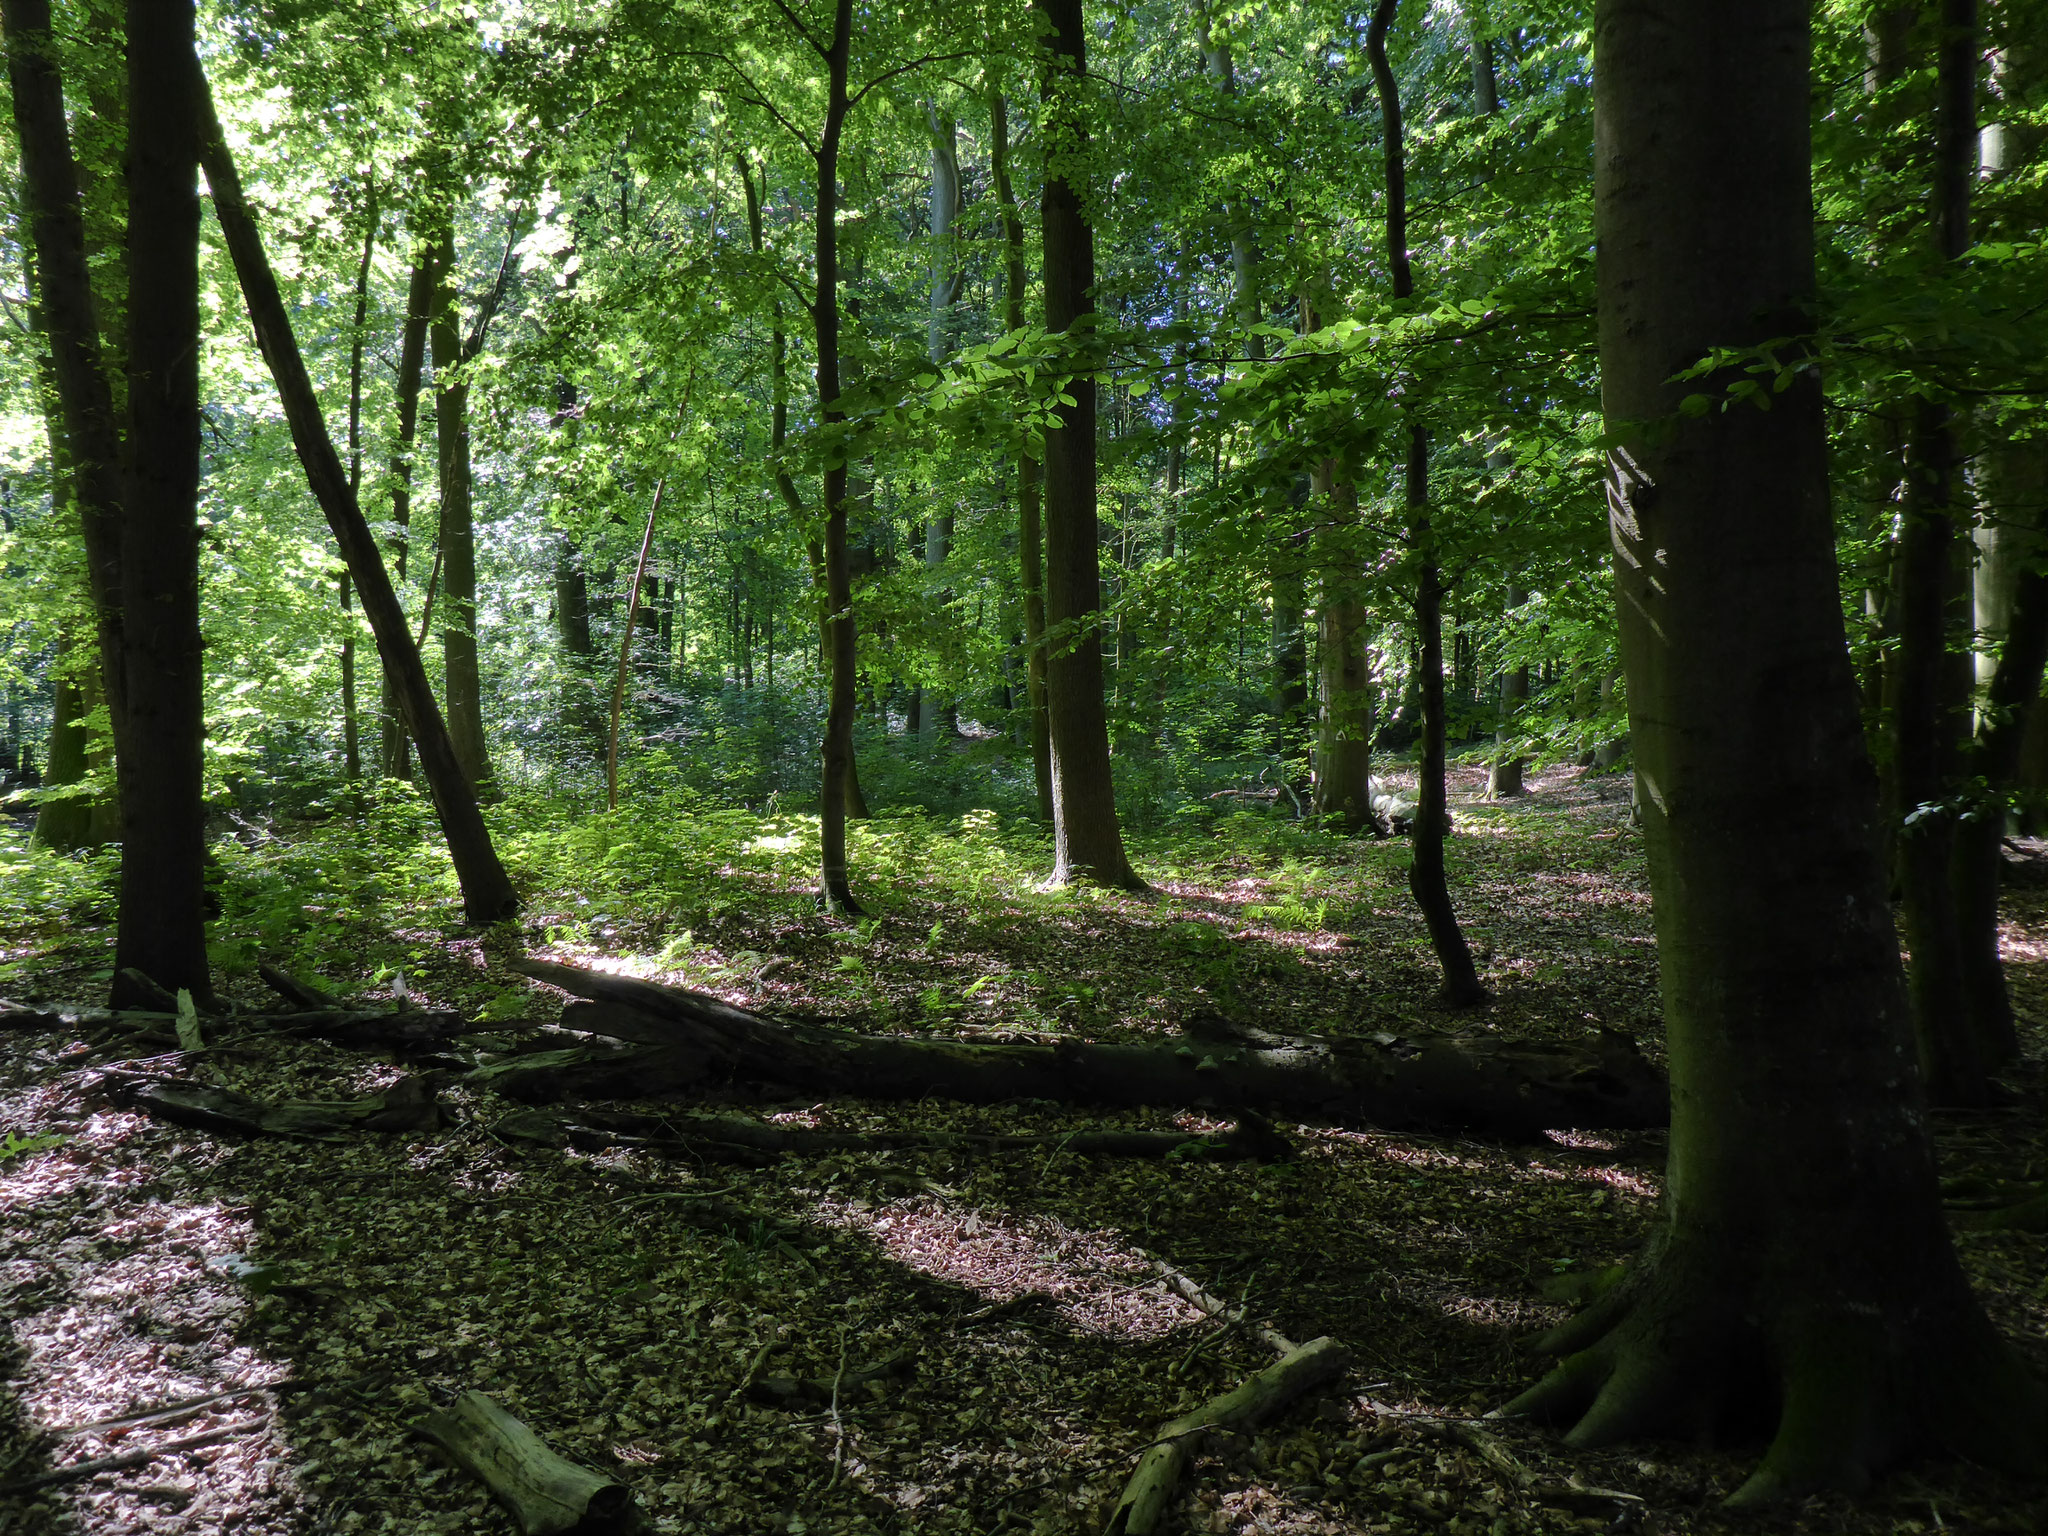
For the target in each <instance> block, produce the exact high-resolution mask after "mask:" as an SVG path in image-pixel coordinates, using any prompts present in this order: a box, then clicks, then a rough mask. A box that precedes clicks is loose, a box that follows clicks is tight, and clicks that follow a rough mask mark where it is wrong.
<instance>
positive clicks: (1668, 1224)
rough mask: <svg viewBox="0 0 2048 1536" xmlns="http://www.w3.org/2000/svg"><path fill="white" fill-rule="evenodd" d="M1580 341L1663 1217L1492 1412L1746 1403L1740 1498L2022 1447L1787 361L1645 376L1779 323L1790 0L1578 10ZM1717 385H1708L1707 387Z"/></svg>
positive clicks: (1727, 1410)
mask: <svg viewBox="0 0 2048 1536" xmlns="http://www.w3.org/2000/svg"><path fill="white" fill-rule="evenodd" d="M1594 47H1595V63H1596V69H1595V75H1594V80H1595V90H1596V93H1597V99H1598V107H1597V110H1598V114H1599V132H1598V154H1597V159H1596V164H1595V171H1596V177H1597V183H1596V196H1597V200H1598V201H1597V217H1598V231H1599V240H1600V358H1601V378H1602V399H1603V404H1604V409H1605V413H1606V418H1607V422H1608V428H1609V432H1610V434H1611V435H1612V438H1613V439H1614V441H1615V442H1616V444H1617V446H1616V447H1614V448H1613V449H1612V450H1611V451H1610V457H1609V465H1608V497H1609V511H1610V528H1611V532H1612V535H1613V541H1614V570H1615V580H1616V585H1617V592H1618V597H1619V610H1620V615H1621V634H1622V652H1623V656H1624V658H1625V663H1626V666H1627V671H1628V699H1629V715H1630V730H1631V735H1632V740H1633V743H1634V751H1635V754H1636V764H1637V767H1636V773H1637V781H1638V783H1639V785H1640V798H1641V806H1642V818H1643V835H1644V841H1645V844H1646V846H1647V849H1648V854H1649V863H1650V882H1651V890H1652V894H1653V897H1654V903H1655V914H1656V929H1657V942H1658V956H1659V969H1660V973H1661V978H1662V992H1663V1000H1664V1018H1665V1027H1666V1029H1667V1031H1668V1035H1669V1040H1670V1049H1671V1087H1672V1116H1671V1155H1670V1166H1669V1174H1668V1185H1667V1189H1666V1195H1665V1200H1666V1207H1667V1215H1666V1219H1665V1223H1664V1225H1663V1227H1662V1229H1661V1230H1660V1231H1659V1232H1658V1234H1657V1236H1656V1237H1655V1238H1654V1239H1653V1241H1652V1242H1651V1243H1650V1245H1649V1246H1648V1248H1647V1249H1646V1250H1645V1251H1644V1253H1643V1255H1642V1256H1641V1258H1640V1259H1639V1260H1638V1261H1637V1262H1636V1263H1635V1264H1634V1265H1633V1266H1631V1268H1630V1270H1629V1272H1628V1273H1627V1275H1626V1277H1625V1278H1624V1279H1623V1280H1622V1281H1621V1282H1620V1283H1619V1284H1618V1285H1617V1286H1615V1287H1614V1288H1613V1289H1612V1290H1611V1291H1610V1292H1608V1293H1607V1295H1606V1296H1604V1297H1603V1298H1602V1299H1600V1300H1599V1301H1597V1302H1596V1303H1595V1304H1594V1305H1593V1306H1592V1307H1590V1308H1589V1309H1588V1310H1587V1311H1586V1312H1584V1313H1582V1314H1581V1315H1580V1316H1579V1317H1578V1318H1576V1319H1574V1320H1573V1321H1572V1322H1570V1323H1567V1324H1566V1325H1564V1326H1563V1327H1562V1328H1560V1329H1558V1330H1557V1331H1556V1332H1555V1333H1553V1334H1552V1335H1550V1336H1549V1337H1548V1338H1547V1339H1546V1340H1545V1344H1546V1347H1547V1348H1549V1349H1551V1350H1552V1351H1553V1352H1555V1353H1558V1354H1561V1355H1563V1356H1564V1357H1565V1359H1564V1361H1563V1364H1562V1365H1560V1366H1559V1368H1558V1369H1557V1370H1556V1371H1555V1372H1553V1373H1552V1374H1551V1376H1549V1377H1548V1378H1547V1379H1546V1380H1545V1381H1544V1382H1543V1383H1541V1384H1540V1385H1539V1386H1537V1387H1535V1388H1534V1389H1532V1390H1531V1391H1530V1392H1528V1393H1526V1394H1524V1395H1523V1396H1522V1397H1520V1398H1518V1399H1516V1401H1515V1402H1514V1403H1512V1404H1510V1405H1509V1407H1508V1409H1507V1411H1508V1412H1511V1413H1535V1414H1542V1415H1546V1416H1550V1417H1559V1418H1563V1419H1566V1420H1567V1421H1571V1422H1572V1423H1573V1428H1572V1430H1571V1434H1570V1438H1571V1440H1572V1442H1573V1443H1574V1444H1578V1445H1598V1444H1603V1443H1606V1442H1608V1441H1612V1440H1616V1439H1619V1438H1623V1437H1626V1436H1634V1435H1671V1436H1676V1437H1681V1438H1682V1437H1685V1436H1688V1435H1693V1434H1697V1433H1699V1432H1701V1431H1704V1430H1709V1429H1711V1428H1713V1427H1714V1426H1715V1425H1717V1424H1719V1423H1721V1422H1724V1421H1725V1420H1726V1419H1727V1418H1728V1417H1729V1416H1730V1415H1731V1414H1734V1413H1738V1412H1747V1413H1750V1414H1755V1413H1757V1412H1758V1411H1760V1410H1762V1409H1764V1407H1765V1404H1764V1403H1760V1402H1757V1401H1755V1400H1754V1399H1755V1398H1756V1397H1757V1396H1758V1395H1759V1394H1767V1395H1768V1400H1769V1403H1770V1405H1771V1406H1772V1407H1773V1408H1774V1409H1775V1413H1776V1423H1777V1427H1776V1432H1775V1435H1774V1437H1773V1438H1772V1441H1771V1445H1770V1449H1769V1451H1768V1452H1767V1453H1766V1455H1765V1457H1764V1460H1763V1463H1762V1465H1761V1466H1760V1467H1759V1468H1758V1469H1757V1471H1756V1472H1755V1473H1754V1475H1753V1476H1752V1477H1751V1478H1750V1479H1749V1481H1748V1482H1747V1483H1746V1484H1744V1485H1743V1487H1742V1488H1741V1489H1740V1490H1739V1491H1738V1492H1737V1493H1736V1495H1735V1500H1734V1501H1735V1502H1737V1503H1742V1504H1753V1503H1760V1502H1764V1501H1767V1500H1771V1499H1778V1498H1785V1497H1791V1496H1796V1495H1799V1494H1803V1493H1806V1492H1808V1491H1811V1490H1813V1489H1817V1488H1856V1487H1860V1486H1861V1485H1862V1484H1863V1483H1864V1482H1865V1481H1866V1480H1867V1479H1868V1478H1869V1477H1870V1475H1871V1474H1872V1473H1873V1472H1874V1471H1875V1470H1876V1469H1877V1468H1878V1467H1879V1466H1881V1465H1882V1464H1883V1463H1885V1462H1886V1461H1888V1460H1890V1459H1892V1458H1894V1457H1896V1456H1899V1455H1901V1454H1903V1453H1906V1452H1908V1451H1916V1450H1941V1451H1946V1452H1949V1453H1951V1454H1955V1455H1960V1456H1967V1457H1970V1458H1972V1459H1975V1460H1980V1461H1984V1462H1989V1463H1992V1464H1994V1465H1999V1466H2004V1467H2008V1468H2011V1469H2014V1470H2019V1471H2032V1472H2038V1471H2040V1470H2042V1469H2043V1467H2044V1464H2048V1394H2044V1392H2043V1390H2042V1387H2041V1385H2040V1384H2039V1383H2038V1382H2036V1381H2035V1380H2034V1379H2033V1378H2032V1377H2030V1376H2029V1375H2028V1374H2027V1372H2026V1371H2025V1369H2024V1368H2023V1367H2022V1366H2021V1365H2020V1363H2019V1361H2018V1360H2017V1359H2016V1358H2015V1357H2014V1356H2013V1354H2012V1353H2011V1351H2010V1350H2009V1349H2008V1348H2007V1346H2006V1345H2005V1344H2004V1343H2003V1341H2002V1340H2000V1339H1999V1337H1998V1336H1997V1334H1996V1333H1995V1331H1994V1330H1993V1329H1992V1327H1991V1324H1990V1323H1989V1321H1988V1320H1987V1319H1986V1317H1985V1316H1984V1313H1983V1311H1982V1309H1981V1308H1980V1307H1979V1305H1978V1303H1977V1302H1976V1300H1975V1298H1974V1297H1973V1296H1972V1295H1971V1293H1970V1289H1969V1286H1968V1284H1967V1282H1966V1281H1965V1279H1964V1277H1963V1274H1962V1271H1961V1269H1960V1267H1959V1266H1958V1265H1957V1262H1956V1258H1955V1254H1954V1251H1953V1249H1952V1247H1951V1245H1950V1241H1949V1235H1948V1231H1947V1227H1946V1225H1945V1223H1944V1220H1943V1216H1942V1211H1941V1205H1940V1196H1939V1192H1938V1190H1937V1187H1936V1182H1935V1173H1934V1160H1933V1156H1932V1152H1931V1148H1930V1145H1929V1139H1928V1128H1927V1122H1926V1112H1925V1108H1924V1096H1923V1094H1922V1093H1921V1092H1920V1090H1919V1088H1918V1086H1917V1084H1916V1082H1915V1077H1914V1072H1913V1067H1912V1063H1913V1040H1912V1031H1911V1023H1910V1014H1909V1010H1908V1006H1907V1000H1906V993H1905V988H1904V983H1903V979H1902V976H1901V971H1900V963H1899V949H1898V942H1897V938H1896V936H1895V934H1894V932H1893V928H1892V923H1891V919H1890V916H1889V913H1888V912H1887V910H1886V906H1885V876H1884V870H1883V868H1882V866H1881V864H1880V862H1879V859H1878V856H1877V848H1878V839H1877V837H1876V835H1875V831H1876V824H1877V815H1878V805H1877V786H1876V778H1875V775H1874V773H1873V772H1872V770H1871V767H1870V762H1869V759H1868V757H1867V756H1866V754H1865V751H1864V746H1863V737H1862V731H1861V726H1860V722H1859V719H1858V714H1857V696H1856V688H1855V679H1854V676H1853V674H1852V672H1851V669H1850V666H1849V661H1848V652H1847V648H1846V645H1845V643H1844V636H1843V629H1842V618H1841V608H1840V604H1839V600H1838V597H1837V575H1836V565H1835V552H1834V539H1833V529H1832V523H1831V516H1830V511H1829V501H1828V480H1827V458H1826V436H1825V431H1824V427H1823V422H1822V415H1821V385H1820V378H1819V374H1818V370H1817V369H1816V368H1815V367H1814V366H1812V363H1811V360H1810V359H1809V358H1795V359H1792V360H1790V361H1789V362H1788V363H1787V364H1786V366H1785V370H1784V373H1783V375H1782V380H1781V382H1782V388H1781V389H1780V390H1779V392H1778V393H1777V394H1776V395H1775V396H1773V397H1771V398H1770V401H1769V409H1767V410H1766V409H1762V408H1759V406H1758V405H1757V404H1755V403H1752V402H1751V400H1749V399H1747V398H1744V397H1742V396H1741V395H1740V394H1737V395H1736V396H1733V397H1731V398H1729V399H1728V400H1727V402H1726V408H1725V409H1722V408H1710V409H1708V410H1707V411H1705V412H1704V413H1700V414H1685V413H1682V412H1681V405H1682V402H1683V401H1684V399H1685V398H1686V394H1687V388H1688V386H1687V385H1685V384H1682V383H1677V382H1674V380H1673V374H1674V372H1675V371H1677V370H1678V369H1679V368H1682V367H1683V366H1684V364H1685V363H1686V362H1687V361H1688V360H1692V359H1698V358H1702V357H1705V356H1706V355H1707V354H1708V353H1709V352H1710V350H1711V349H1714V348H1720V347H1736V348H1740V347H1743V346H1747V345H1750V344H1753V343H1756V342H1758V341H1762V340H1764V339H1767V338H1770V337H1781V336H1787V335H1797V334H1800V333H1802V332H1804V331H1806V330H1807V328H1808V326H1809V325H1810V317H1811V314H1812V310H1813V304H1814V297H1815V287H1816V284H1815V271H1814V255H1813V204H1812V189H1811V184H1810V166H1811V153H1810V140H1809V129H1808V93H1809V89H1810V84H1811V80H1810V73H1811V72H1810V50H1811V43H1810V35H1809V8H1808V7H1807V6H1806V5H1804V4H1802V3H1799V0H1743V3H1741V4H1730V5H1722V6H1714V7H1702V6H1694V5H1688V4H1683V3H1678V0H1652V3H1647V4H1644V3H1622V0H1601V3H1600V5H1599V6H1598V8H1597V10H1596V12H1595V33H1594ZM1736 377H1739V376H1738V375H1733V374H1729V373H1723V374H1721V375H1719V376H1718V377H1717V380H1716V381H1715V382H1717V383H1718V384H1719V385H1720V386H1721V387H1722V388H1724V389H1725V388H1726V387H1727V386H1728V385H1729V384H1730V383H1732V382H1733V381H1734V379H1735V378H1736Z"/></svg>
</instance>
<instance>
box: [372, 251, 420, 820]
mask: <svg viewBox="0 0 2048 1536" xmlns="http://www.w3.org/2000/svg"><path fill="white" fill-rule="evenodd" d="M435 282H436V279H435V274H434V247H433V244H432V242H431V241H428V240H425V239H421V238H417V237H416V238H415V239H414V241H413V259H412V278H411V280H410V281H409V282H408V283H407V284H406V290H405V325H404V327H403V329H402V330H401V331H400V333H399V345H398V382H397V389H396V393H397V397H398V440H397V442H396V443H395V444H393V446H392V449H391V521H392V522H393V523H394V524H396V525H397V528H398V536H397V537H396V538H395V539H393V540H392V541H391V564H392V570H393V572H394V573H395V575H396V580H397V583H398V585H399V586H401V587H403V586H404V585H405V568H406V561H407V556H408V554H409V553H410V550H411V547H412V459H413V444H414V442H415V441H416V440H417V439H418V436H419V421H420V375H421V374H422V373H423V372H424V371H425V369H426V361H427V323H428V321H429V320H430V319H431V318H432V317H433V312H434V288H435ZM357 505H358V506H360V505H361V503H360V502H358V503H357ZM383 678H384V687H383V724H382V731H381V735H382V748H383V767H384V772H385V773H387V774H389V775H390V776H391V777H392V778H394V779H409V778H411V777H412V741H411V738H410V737H408V736H407V735H406V734H405V720H404V710H403V709H402V708H401V707H400V704H399V699H398V684H397V680H396V679H395V678H394V677H393V676H392V674H391V672H390V670H389V669H388V668H387V669H386V670H385V671H384V674H383Z"/></svg>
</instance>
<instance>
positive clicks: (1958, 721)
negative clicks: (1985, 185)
mask: <svg viewBox="0 0 2048 1536" xmlns="http://www.w3.org/2000/svg"><path fill="white" fill-rule="evenodd" d="M1939 26H1940V38H1939V44H1938V48H1937V64H1936V86H1935V92H1936V105H1935V136H1934V137H1935V154H1934V199H1933V220H1934V226H1935V228H1934V234H1935V244H1936V248H1937V250H1938V251H1939V253H1940V254H1941V256H1942V257H1944V258H1945V259H1946V261H1947V262H1948V263H1951V264H1953V263H1954V262H1955V261H1956V260H1957V259H1958V258H1960V257H1961V256H1962V254H1963V252H1964V251H1966V250H1967V249H1968V248H1969V244H1970V182H1971V179H1972V177H1973V176H1974V175H1975V172H1976V153H1977V105H1976V90H1977V68H1978V59H1977V6H1976V0H1943V4H1942V6H1941V13H1940V19H1939ZM1962 457H1963V450H1962V446H1961V443H1960V442H1959V440H1958V432H1957V421H1956V417H1955V413H1954V410H1953V408H1952V407H1950V406H1949V405H1947V404H1945V403H1943V402H1940V401H1937V400H1934V399H1930V398H1923V399H1921V400H1920V401H1918V402H1917V403H1916V405H1915V407H1914V411H1913V429H1912V436H1911V439H1910V440H1909V442H1908V445H1907V450H1906V459H1907V464H1906V498H1905V515H1904V519H1903V526H1902V529H1901V534H1900V539H1899V555H1898V558H1899V561H1900V589H1899V616H1898V635H1899V645H1898V649H1899V658H1898V707H1897V709H1896V710H1895V711H1894V718H1893V749H1892V755H1893V761H1894V763H1895V768H1894V772H1895V774H1896V776H1897V783H1898V794H1899V801H1900V805H1901V807H1902V809H1903V812H1904V823H1903V825H1902V827H1901V829H1900V833H1899V878H1900V893H1901V896H1902V902H1901V907H1900V914H1901V917H1902V920H1903V925H1904V928H1905V938H1906V946H1907V948H1908V950H1909V951H1910V952H1911V954H1912V966H1911V970H1910V972H1909V981H1910V985H1911V995H1912V1000H1913V1026H1914V1033H1915V1036H1916V1038H1917V1040H1918V1043H1919V1050H1920V1069H1921V1073H1922V1075H1923V1077H1924V1078H1925V1080H1926V1083H1927V1090H1928V1093H1929V1095H1930V1096H1931V1097H1932V1098H1933V1100H1934V1102H1935V1103H1937V1104H1959V1105H1977V1104H1985V1103H1988V1102H1990V1100H1991V1098H1992V1096H1993V1094H1994V1092H1995V1089H1994V1085H1993V1084H1992V1081H1991V1072H1992V1069H1993V1068H1994V1067H1995V1066H1996V1065H1997V1058H1998V1054H1999V1053H1998V1050H1997V1047H1996V1041H1995V1040H1991V1039H1986V1038H1984V1037H1983V1036H1982V1035H1981V1034H1980V1031H1979V1028H1978V1020H1977V1019H1976V1018H1975V1017H1974V1015H1973V1010H1972V1008H1971V1007H1970V1001H1971V999H1970V993H1969V968H1968V966H1967V964H1966V962H1965V960H1964V949H1963V928H1962V923H1961V919H1960V914H1959V913H1958V912H1957V909H1956V900H1955V897H1956V888H1955V885H1954V883H1953V879H1954V871H1955V866H1956V856H1957V855H1956V841H1957V833H1958V820H1957V814H1956V811H1957V807H1956V805H1955V803H1954V799H1955V796H1956V795H1957V794H1958V793H1959V792H1960V787H1961V785H1960V780H1961V769H1962V755H1963V736H1964V732H1965V730H1966V729H1967V721H1968V709H1969V690H1970V679H1969V671H1968V669H1969V666H1970V663H1969V660H1968V656H1969V651H1968V646H1967V641H1966V637H1967V635H1968V633H1969V625H1970V615H1969V610H1968V603H1969V585H1968V583H1969V574H1968V565H1967V563H1966V553H1965V552H1966V549H1967V545H1966V543H1965V541H1964V538H1963V536H1962V530H1963V529H1964V528H1965V526H1966V525H1967V520H1968V516H1969V511H1968V507H1967V497H1968V488H1967V485H1966V483H1965V480H1964V476H1963V462H1962ZM1994 1033H1997V1031H1996V1030H1995V1028H1994Z"/></svg>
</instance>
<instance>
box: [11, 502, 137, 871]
mask: <svg viewBox="0 0 2048 1536" xmlns="http://www.w3.org/2000/svg"><path fill="white" fill-rule="evenodd" d="M60 505H61V503H60ZM81 649H83V647H81V646H80V645H79V644H78V642H77V640H76V638H75V637H74V636H73V635H72V634H71V632H70V631H69V630H66V631H64V632H63V633H62V634H60V636H59V637H58V652H57V660H56V662H55V663H54V664H53V665H52V666H51V668H50V679H51V683H52V695H53V696H52V698H51V702H50V745H49V750H48V752H47V753H45V755H44V757H43V788H44V790H45V791H48V790H52V789H62V788H65V787H67V786H72V785H77V784H81V783H83V782H84V781H85V778H86V776H87V774H88V773H90V772H91V771H92V766H93V765H92V761H91V759H92V732H91V730H90V729H89V728H88V726H87V725H86V721H85V717H86V716H87V715H89V714H91V713H92V710H93V707H94V706H95V705H96V704H97V703H98V702H99V654H98V652H97V651H89V652H87V654H85V655H83V656H81V655H80V654H79V652H80V651H81ZM99 799H100V797H98V796H87V795H82V794H73V795H66V796H64V797H63V798H62V799H56V800H39V801H38V802H37V804H36V825H35V832H34V833H33V835H32V839H31V840H32V841H33V842H34V844H35V846H36V847H38V848H49V849H53V850H55V851H56V852H58V853H77V852H78V851H80V850H81V849H85V848H97V847H99V846H100V844H101V843H102V842H103V841H110V840H111V839H103V838H101V837H100V836H98V835H97V834H98V833H99V832H100V831H101V830H103V828H102V826H101V825H100V824H99V823H100V822H101V818H100V817H99V816H97V815H96V811H97V809H98V802H99ZM113 836H114V837H119V836H120V830H119V828H118V827H116V828H114V830H113Z"/></svg>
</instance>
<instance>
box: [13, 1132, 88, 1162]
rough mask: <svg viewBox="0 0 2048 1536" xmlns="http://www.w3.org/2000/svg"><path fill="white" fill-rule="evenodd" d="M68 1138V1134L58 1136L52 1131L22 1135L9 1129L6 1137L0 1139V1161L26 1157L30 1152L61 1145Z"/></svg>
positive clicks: (45, 1150)
mask: <svg viewBox="0 0 2048 1536" xmlns="http://www.w3.org/2000/svg"><path fill="white" fill-rule="evenodd" d="M70 1139H71V1138H70V1137H69V1136H58V1135H55V1134H54V1133H53V1134H51V1135H47V1136H22V1135H18V1134H16V1133H15V1132H13V1131H9V1132H8V1133H7V1137H6V1139H5V1140H0V1163H5V1162H11V1161H12V1160H13V1159H15V1158H17V1157H27V1156H28V1155H29V1153H31V1152H47V1151H49V1150H50V1148H52V1147H61V1146H63V1145H64V1143H65V1142H67V1141H69V1140H70Z"/></svg>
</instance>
